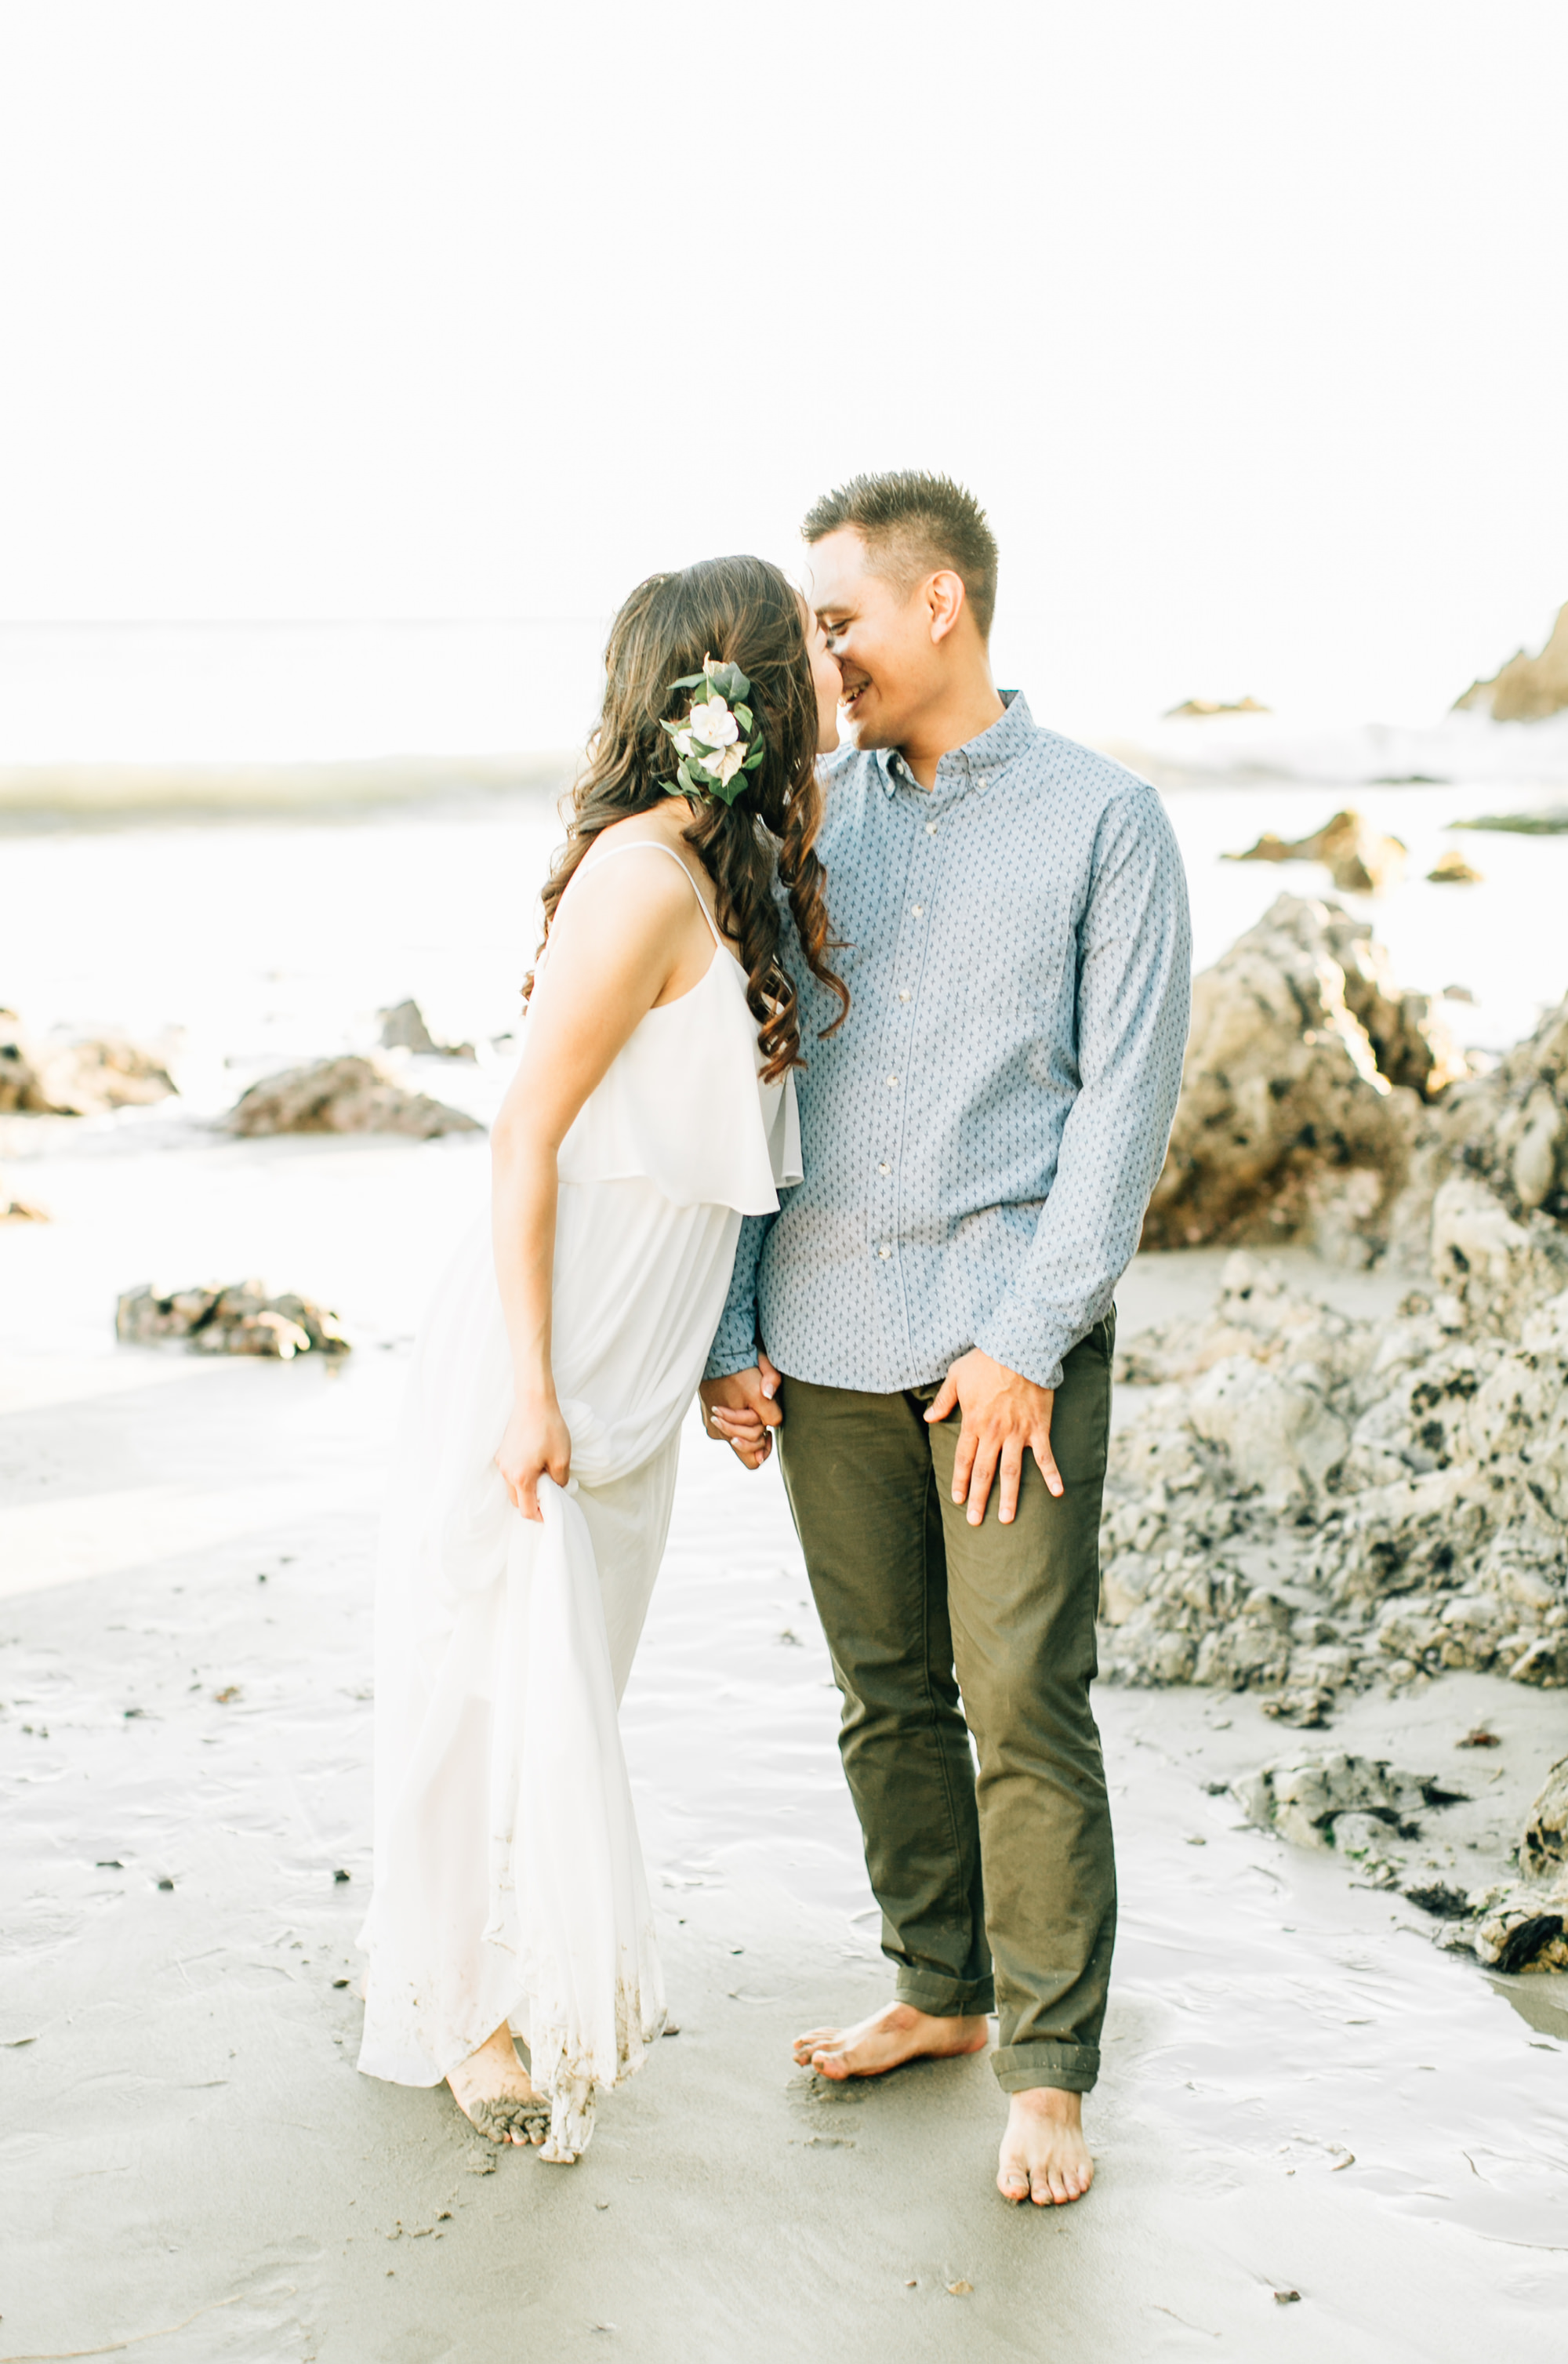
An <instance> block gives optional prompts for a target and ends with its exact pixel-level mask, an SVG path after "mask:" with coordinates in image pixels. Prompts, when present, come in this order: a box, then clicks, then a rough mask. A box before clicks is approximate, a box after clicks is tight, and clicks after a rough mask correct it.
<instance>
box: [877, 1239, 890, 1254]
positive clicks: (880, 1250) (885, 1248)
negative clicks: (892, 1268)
mask: <svg viewBox="0 0 1568 2364" xmlns="http://www.w3.org/2000/svg"><path fill="white" fill-rule="evenodd" d="M877 1254H878V1255H879V1256H890V1255H891V1254H893V1250H892V1249H891V1248H890V1247H889V1246H888V1244H887V1242H886V1241H885V1240H884V1242H883V1243H882V1245H881V1246H880V1247H879V1248H878V1250H877Z"/></svg>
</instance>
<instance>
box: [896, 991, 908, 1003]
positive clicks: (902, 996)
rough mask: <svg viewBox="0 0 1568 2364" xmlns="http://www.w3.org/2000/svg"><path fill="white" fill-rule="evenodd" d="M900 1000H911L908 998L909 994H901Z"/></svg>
mask: <svg viewBox="0 0 1568 2364" xmlns="http://www.w3.org/2000/svg"><path fill="white" fill-rule="evenodd" d="M898 998H899V1000H900V1001H907V1000H908V998H909V996H908V994H907V993H903V992H901V993H900V994H899V996H898Z"/></svg>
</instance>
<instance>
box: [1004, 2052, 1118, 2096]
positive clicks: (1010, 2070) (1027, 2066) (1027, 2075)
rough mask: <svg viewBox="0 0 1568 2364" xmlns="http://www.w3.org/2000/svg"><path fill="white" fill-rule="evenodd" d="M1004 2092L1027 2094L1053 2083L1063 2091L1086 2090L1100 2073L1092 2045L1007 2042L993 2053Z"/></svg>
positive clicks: (1097, 2055) (1097, 2059)
mask: <svg viewBox="0 0 1568 2364" xmlns="http://www.w3.org/2000/svg"><path fill="white" fill-rule="evenodd" d="M991 2066H992V2067H993V2069H995V2071H996V2082H997V2083H998V2085H1000V2087H1001V2088H1002V2091H1003V2092H1004V2093H1027V2092H1029V2091H1032V2090H1033V2088H1034V2087H1035V2086H1037V2085H1051V2086H1054V2087H1055V2089H1056V2091H1058V2092H1060V2093H1086V2092H1088V2091H1090V2089H1091V2087H1092V2086H1093V2085H1094V2083H1095V2079H1096V2078H1097V2077H1098V2076H1099V2073H1100V2055H1099V2051H1098V2048H1097V2047H1096V2046H1095V2045H1092V2044H1054V2043H1050V2044H1003V2045H999V2046H997V2048H996V2050H995V2052H994V2053H993V2054H992V2055H991Z"/></svg>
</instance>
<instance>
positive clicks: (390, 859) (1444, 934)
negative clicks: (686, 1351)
mask: <svg viewBox="0 0 1568 2364" xmlns="http://www.w3.org/2000/svg"><path fill="white" fill-rule="evenodd" d="M1163 794H1164V796H1165V801H1166V806H1167V809H1168V810H1169V812H1170V815H1171V818H1172V820H1173V824H1174V826H1175V829H1176V832H1177V835H1178V837H1179V839H1180V842H1181V844H1182V849H1183V853H1184V857H1185V860H1186V864H1187V872H1188V878H1189V883H1190V887H1191V893H1192V902H1193V917H1194V935H1195V961H1196V965H1198V966H1199V967H1204V966H1207V965H1208V964H1209V963H1210V962H1212V961H1214V960H1215V959H1217V958H1218V955H1219V954H1220V953H1221V952H1223V950H1224V949H1225V947H1226V946H1227V945H1228V944H1229V943H1230V942H1232V941H1233V940H1234V938H1235V937H1236V936H1237V935H1238V934H1239V933H1240V931H1242V930H1243V929H1244V928H1247V927H1249V926H1251V924H1252V923H1253V922H1254V921H1255V920H1257V919H1258V918H1259V917H1260V916H1261V915H1262V912H1263V911H1265V910H1266V909H1268V907H1269V905H1270V904H1271V903H1272V902H1273V899H1274V898H1275V897H1276V896H1278V895H1281V894H1293V895H1308V896H1321V895H1325V894H1329V893H1330V892H1331V891H1332V890H1331V888H1330V886H1329V878H1328V875H1327V873H1326V872H1325V871H1323V870H1322V869H1321V868H1320V867H1319V866H1318V865H1317V864H1309V863H1293V864H1280V865H1276V864H1268V863H1235V862H1228V861H1225V860H1224V859H1222V856H1223V855H1225V854H1226V853H1237V852H1240V851H1241V850H1242V849H1244V848H1245V847H1246V846H1248V845H1250V844H1251V842H1253V840H1254V839H1255V838H1256V837H1257V836H1258V835H1259V834H1260V833H1261V832H1262V831H1264V830H1273V831H1277V832H1278V833H1279V834H1280V835H1282V836H1284V837H1286V838H1292V839H1294V838H1297V837H1300V836H1302V835H1304V834H1306V833H1307V832H1309V831H1312V830H1314V829H1316V828H1317V827H1318V826H1319V825H1320V824H1321V823H1322V822H1323V821H1325V820H1327V819H1328V818H1329V814H1330V813H1331V812H1333V811H1334V810H1335V809H1336V808H1338V806H1339V805H1340V803H1341V802H1343V801H1344V797H1343V792H1342V791H1341V790H1340V788H1338V787H1336V786H1330V785H1327V784H1317V785H1311V784H1305V783H1300V782H1282V781H1276V782H1273V783H1270V784H1268V785H1266V786H1264V785H1254V786H1246V787H1241V786H1211V785H1205V786H1197V785H1189V786H1181V787H1170V788H1166V789H1165V790H1164V791H1163ZM1505 801H1506V802H1507V803H1517V802H1518V801H1519V799H1518V797H1517V796H1516V797H1511V798H1508V799H1506V800H1505ZM1354 802H1355V805H1356V808H1357V809H1359V810H1360V811H1362V813H1364V814H1365V816H1366V817H1367V819H1368V820H1370V821H1371V822H1372V823H1373V825H1374V826H1375V827H1376V828H1378V829H1379V830H1382V831H1387V832H1389V833H1391V834H1394V835H1396V836H1398V837H1399V838H1401V839H1402V840H1403V841H1404V842H1405V843H1406V844H1407V847H1408V849H1409V858H1408V862H1407V871H1406V876H1405V880H1404V882H1403V884H1401V885H1400V886H1398V887H1395V888H1394V889H1393V890H1392V891H1391V892H1390V893H1388V894H1387V895H1385V896H1384V897H1382V898H1373V897H1357V896H1345V897H1341V898H1340V900H1341V901H1342V902H1343V903H1344V904H1345V906H1346V908H1347V909H1351V910H1353V911H1355V912H1356V913H1358V914H1359V915H1360V916H1362V918H1364V919H1366V920H1369V921H1370V922H1371V923H1372V925H1373V928H1374V930H1375V931H1376V933H1377V935H1378V937H1379V938H1380V939H1381V940H1382V941H1383V942H1385V943H1386V944H1387V946H1388V948H1389V952H1390V954H1391V957H1392V961H1393V966H1394V972H1395V975H1396V977H1397V978H1398V980H1399V982H1400V983H1401V984H1402V985H1404V986H1405V987H1413V988H1417V989H1419V990H1423V991H1426V992H1429V993H1433V994H1440V993H1442V992H1443V991H1444V989H1445V988H1447V987H1451V986H1460V987H1464V988H1465V989H1466V991H1467V992H1468V993H1469V994H1470V995H1471V996H1472V997H1473V998H1471V999H1470V1000H1468V1001H1465V1000H1450V1001H1446V1002H1445V1003H1444V1004H1443V1013H1444V1016H1445V1018H1446V1020H1447V1021H1448V1023H1449V1024H1450V1025H1451V1028H1452V1030H1453V1031H1454V1033H1455V1034H1456V1036H1457V1037H1458V1038H1459V1040H1460V1041H1461V1042H1462V1043H1471V1044H1475V1045H1479V1046H1483V1047H1487V1048H1492V1049H1496V1048H1498V1047H1501V1046H1504V1045H1506V1044H1507V1043H1511V1042H1513V1041H1516V1040H1517V1039H1518V1037H1519V1036H1520V1035H1522V1034H1525V1033H1528V1032H1529V1031H1530V1029H1531V1028H1532V1027H1533V1026H1534V1025H1535V1023H1536V1020H1537V1019H1538V1017H1539V1015H1540V1010H1541V1009H1542V1008H1543V1007H1545V1006H1548V1005H1551V1004H1553V1003H1555V1002H1556V1001H1557V1000H1558V999H1559V998H1561V997H1562V994H1563V993H1564V992H1565V991H1568V927H1565V926H1564V923H1563V917H1562V914H1563V909H1564V899H1565V894H1568V836H1562V837H1534V838H1531V837H1521V836H1515V835H1507V834H1483V833H1481V832H1472V831H1466V832H1464V833H1462V834H1458V833H1455V832H1454V831H1452V829H1451V826H1450V825H1451V823H1452V822H1453V821H1455V820H1464V819H1469V818H1472V817H1473V815H1475V814H1476V813H1478V812H1483V811H1486V810H1496V809H1497V808H1498V798H1497V794H1496V789H1495V788H1486V787H1482V786H1474V785H1471V786H1457V787H1451V786H1443V787H1434V786H1419V787H1370V786H1368V787H1362V788H1360V789H1358V790H1357V791H1356V792H1355V797H1354ZM561 834H562V831H561V824H560V820H559V819H558V815H557V809H556V801H555V797H554V796H553V795H552V794H551V793H550V792H548V791H545V790H539V789H535V790H518V791H514V792H506V793H502V792H494V793H483V792H479V791H465V792H462V793H458V792H454V793H452V794H450V795H449V796H446V797H438V798H432V799H428V800H426V801H423V802H420V803H417V804H407V803H405V804H397V805H383V806H372V807H367V808H362V809H357V810H344V809H342V808H336V809H332V810H329V811H328V812H325V813H324V814H323V815H322V817H321V818H319V819H315V820H305V819H300V818H298V817H297V816H289V815H284V814H279V815H267V814H264V813H261V814H258V813H254V812H251V813H231V814H228V815H221V814H218V815H210V816H205V817H181V816H178V815H168V814H162V815H159V814H156V813H153V814H145V815H142V816H139V817H136V818H122V819H119V820H111V819H108V818H101V819H97V820H94V819H91V818H83V817H80V816H78V817H70V816H62V815H59V814H56V815H53V816H49V815H44V816H39V817H36V818H35V819H34V820H28V819H27V818H26V817H24V816H23V815H21V814H13V815H12V816H11V817H10V820H9V822H8V825H7V827H6V829H5V831H3V832H0V1006H8V1007H10V1008H12V1009H17V1010H19V1011H20V1012H21V1013H22V1014H23V1016H24V1017H25V1018H26V1019H27V1020H28V1022H29V1023H31V1024H32V1025H34V1026H36V1027H38V1028H40V1029H42V1028H48V1027H51V1026H56V1025H63V1026H92V1025H95V1024H114V1025H119V1026H125V1027H129V1028H130V1029H132V1030H133V1031H136V1032H138V1033H141V1034H147V1035H154V1036H159V1037H162V1036H164V1035H165V1034H168V1035H169V1036H170V1037H171V1039H172V1042H173V1043H174V1051H173V1055H174V1056H175V1057H176V1060H177V1064H178V1067H179V1074H180V1080H181V1082H182V1085H183V1088H184V1091H185V1095H186V1096H185V1098H184V1100H183V1103H176V1104H172V1105H171V1106H170V1107H168V1108H166V1109H164V1110H151V1111H147V1112H144V1113H139V1114H138V1115H137V1117H136V1118H135V1120H134V1121H136V1122H137V1123H152V1124H169V1123H177V1122H179V1121H183V1118H185V1117H186V1116H188V1115H189V1114H190V1113H191V1112H192V1111H205V1110H213V1109H216V1108H217V1107H221V1106H222V1105H224V1104H225V1102H226V1101H227V1100H228V1099H229V1098H233V1097H234V1094H235V1091H236V1089H237V1088H238V1086H239V1083H240V1082H242V1081H249V1080H250V1078H251V1077H252V1076H254V1075H255V1074H257V1073H260V1072H262V1071H263V1070H265V1069H267V1068H269V1067H278V1066H283V1065H287V1064H289V1063H290V1062H293V1061H295V1060H299V1059H305V1058H308V1057H312V1056H316V1055H319V1054H328V1053H331V1052H337V1051H339V1050H343V1049H349V1048H363V1047H366V1046H368V1045H369V1044H371V1043H373V1042H374V1041H375V1039H376V1035H377V1031H378V1025H377V1017H376V1012H377V1010H378V1009H381V1008H383V1007H385V1006H386V1005H388V1004H390V1003H393V1002H395V1001H398V1000H401V999H402V998H404V997H405V996H406V995H408V994H412V995H414V996H415V997H416V998H417V999H418V1000H419V1001H420V1003H421V1005H422V1006H423V1007H424V1009H425V1011H426V1015H427V1017H428V1020H429V1022H430V1024H431V1026H432V1028H433V1029H434V1031H435V1032H436V1033H437V1035H438V1036H439V1038H441V1039H443V1040H466V1041H471V1042H474V1043H478V1044H479V1045H480V1046H481V1048H482V1050H483V1051H484V1053H485V1056H486V1059H487V1060H488V1059H489V1058H490V1056H491V1054H490V1050H489V1046H490V1044H491V1043H492V1042H493V1040H494V1039H495V1038H505V1037H506V1035H507V1034H508V1033H509V1031H510V1030H511V1029H512V1028H513V1027H514V1026H515V1025H516V1023H517V1013H518V1009H519V1006H520V1005H519V994H520V986H521V980H522V978H523V976H524V975H525V974H526V972H527V970H528V966H529V965H530V963H531V961H532V957H533V953H534V949H535V945H536V943H537V940H538V909H537V898H538V892H539V885H540V882H541V880H542V878H543V876H544V875H545V872H546V869H547V866H548V864H549V860H550V853H551V852H552V850H553V848H554V847H555V846H556V845H557V844H558V843H559V842H560V839H561ZM1450 846H1458V847H1460V848H1462V851H1463V852H1464V853H1465V854H1466V856H1467V857H1468V859H1469V860H1470V861H1471V862H1472V863H1473V864H1474V866H1475V867H1476V868H1478V869H1480V870H1481V871H1482V872H1483V873H1484V874H1485V877H1484V883H1483V884H1481V885H1480V886H1475V887H1451V886H1432V885H1429V883H1428V882H1427V878H1426V875H1425V874H1426V873H1427V872H1428V871H1429V870H1430V869H1431V868H1432V866H1433V864H1434V863H1435V861H1436V859H1437V857H1438V855H1439V854H1440V853H1442V852H1443V851H1444V850H1445V849H1447V848H1448V847H1450ZM829 899H831V887H830V885H829ZM505 1057H506V1042H505V1041H504V1040H502V1041H501V1043H500V1045H499V1048H498V1050H497V1051H496V1052H495V1059H496V1060H498V1061H504V1060H505ZM496 1073H497V1071H496V1069H495V1067H494V1066H493V1065H490V1066H486V1067H484V1068H482V1069H481V1071H480V1072H479V1073H478V1074H474V1073H473V1072H469V1073H467V1074H464V1073H462V1072H461V1071H459V1070H458V1069H456V1068H455V1067H454V1068H452V1069H451V1070H450V1072H449V1073H448V1074H447V1081H448V1082H449V1083H450V1087H451V1089H452V1090H453V1091H458V1090H460V1089H462V1090H470V1091H477V1092H478V1095H479V1098H478V1100H477V1101H476V1103H475V1105H476V1112H480V1113H482V1112H483V1110H484V1106H485V1105H486V1094H487V1093H488V1092H490V1091H491V1089H492V1086H493V1085H495V1078H496ZM496 1087H497V1088H498V1085H497V1086H496ZM120 1121H121V1122H124V1121H126V1120H124V1119H122V1120H120Z"/></svg>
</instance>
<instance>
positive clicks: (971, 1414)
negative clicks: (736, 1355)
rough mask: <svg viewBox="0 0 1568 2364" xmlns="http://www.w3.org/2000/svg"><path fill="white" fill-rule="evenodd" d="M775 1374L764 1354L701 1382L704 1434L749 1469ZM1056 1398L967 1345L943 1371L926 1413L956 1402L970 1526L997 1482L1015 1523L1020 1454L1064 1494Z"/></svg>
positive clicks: (767, 1429) (767, 1440) (942, 1411)
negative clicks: (1054, 1421) (1055, 1433)
mask: <svg viewBox="0 0 1568 2364" xmlns="http://www.w3.org/2000/svg"><path fill="white" fill-rule="evenodd" d="M778 1390H779V1374H778V1372H777V1371H776V1370H775V1369H774V1368H773V1364H772V1363H771V1362H770V1361H769V1360H768V1357H767V1355H765V1354H763V1352H762V1348H761V1347H759V1348H758V1350H757V1360H756V1363H755V1365H754V1366H753V1367H752V1368H751V1370H749V1371H735V1372H732V1373H731V1374H730V1376H729V1377H728V1378H726V1379H705V1380H704V1381H703V1384H702V1388H701V1395H702V1408H703V1425H704V1427H705V1428H706V1431H707V1433H708V1434H709V1436H711V1437H712V1438H714V1440H715V1441H716V1442H717V1444H728V1446H729V1448H730V1450H731V1452H732V1453H734V1454H735V1455H736V1456H737V1458H738V1459H740V1460H741V1461H743V1462H744V1463H745V1465H746V1466H747V1468H748V1469H760V1468H761V1467H762V1464H763V1462H764V1461H765V1460H766V1459H767V1457H768V1455H769V1454H770V1453H772V1451H773V1430H774V1429H775V1428H778V1427H780V1426H782V1424H783V1422H784V1413H783V1411H781V1410H780V1408H779V1405H778V1402H777V1400H776V1399H777V1396H778ZM1055 1401H1056V1395H1055V1390H1054V1389H1053V1388H1037V1387H1036V1386H1035V1384H1034V1382H1033V1380H1032V1379H1026V1378H1021V1377H1019V1375H1018V1372H1017V1371H1009V1370H1008V1368H1007V1367H1006V1364H1005V1363H998V1362H996V1361H995V1360H994V1359H993V1357H992V1356H991V1355H987V1354H985V1353H984V1352H983V1351H982V1349H981V1348H980V1347H978V1346H972V1347H971V1348H970V1350H969V1352H968V1354H967V1355H960V1356H959V1357H958V1360H957V1361H956V1362H955V1363H953V1364H952V1365H951V1366H950V1368H949V1371H948V1375H947V1377H946V1378H945V1379H944V1380H943V1381H942V1383H941V1386H940V1388H938V1390H937V1393H936V1396H935V1399H933V1401H932V1402H931V1404H930V1405H929V1409H928V1411H927V1412H926V1420H927V1422H928V1424H929V1425H934V1424H935V1423H936V1422H938V1421H943V1420H946V1419H947V1418H948V1416H949V1414H950V1413H951V1411H953V1410H954V1408H955V1407H956V1408H957V1410H958V1411H959V1412H960V1414H961V1415H962V1417H961V1422H960V1427H959V1436H958V1449H957V1451H956V1453H955V1454H954V1455H953V1466H952V1499H953V1500H954V1501H955V1502H962V1503H965V1504H966V1505H967V1511H966V1515H967V1517H968V1520H969V1523H970V1525H971V1526H972V1527H977V1526H978V1525H979V1524H980V1522H981V1521H982V1520H983V1519H984V1516H985V1505H986V1503H987V1502H988V1501H989V1500H990V1498H991V1489H992V1487H993V1485H995V1484H997V1482H998V1481H1000V1493H999V1497H998V1509H997V1515H998V1516H999V1517H1000V1519H1001V1522H1002V1523H1003V1525H1004V1526H1008V1525H1010V1524H1011V1523H1012V1521H1013V1519H1014V1517H1015V1516H1016V1515H1017V1512H1018V1491H1019V1488H1020V1487H1021V1485H1022V1483H1023V1469H1024V1455H1025V1453H1026V1452H1028V1453H1032V1454H1033V1455H1034V1457H1035V1461H1036V1463H1037V1464H1038V1466H1039V1469H1040V1476H1041V1477H1042V1478H1044V1480H1045V1482H1046V1486H1047V1489H1049V1491H1050V1492H1051V1493H1052V1494H1060V1493H1061V1492H1062V1473H1061V1471H1060V1470H1059V1469H1058V1468H1057V1466H1056V1461H1055V1457H1054V1455H1052V1453H1051V1411H1052V1408H1053V1406H1054V1404H1055Z"/></svg>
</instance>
